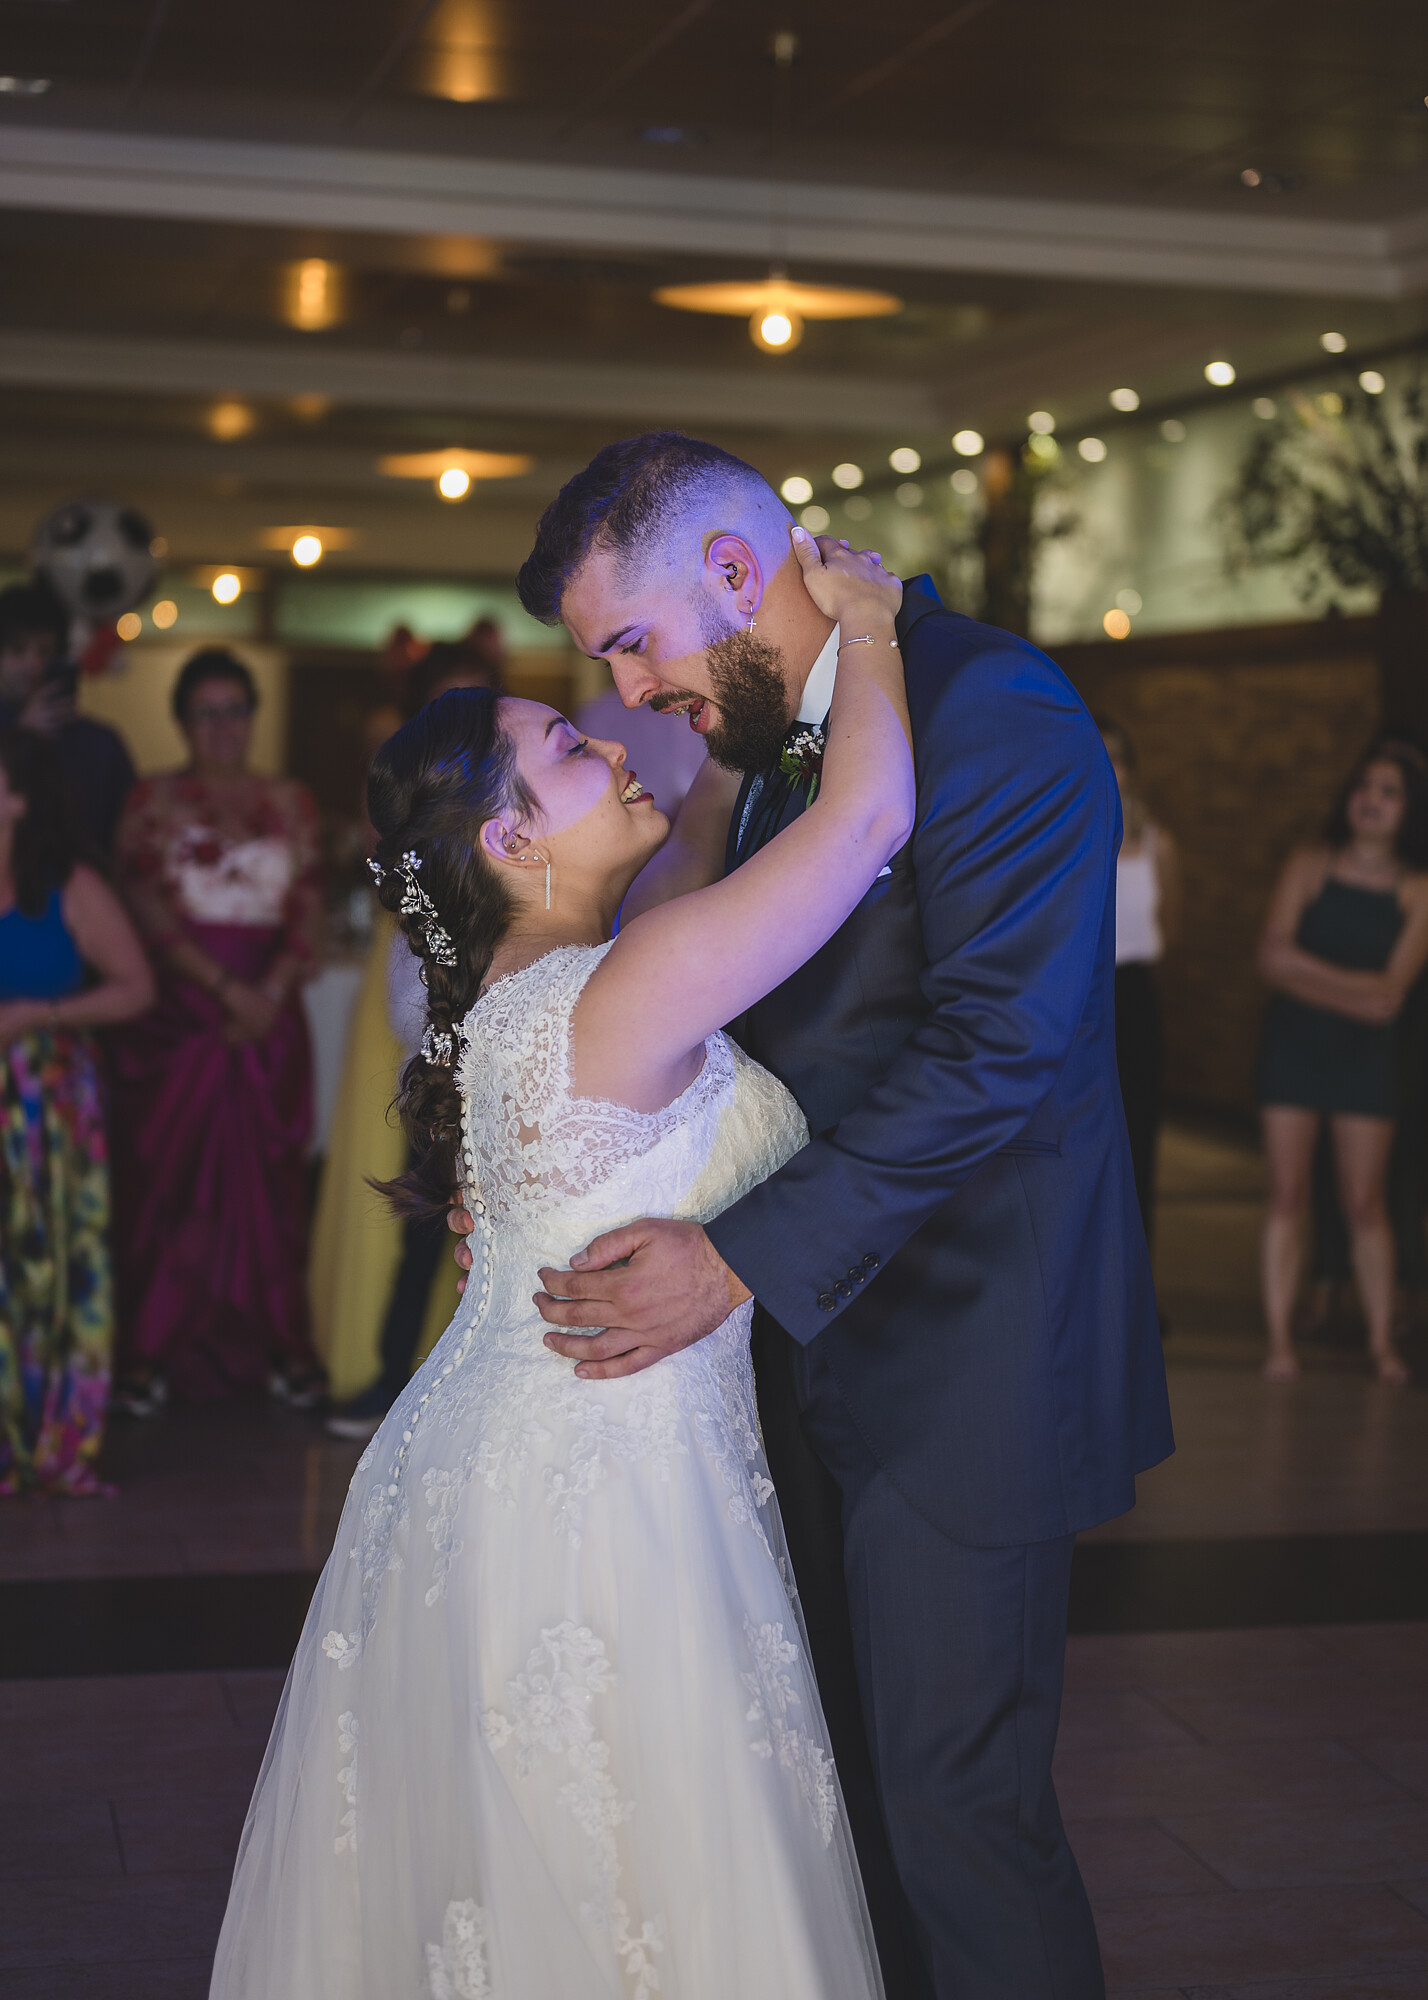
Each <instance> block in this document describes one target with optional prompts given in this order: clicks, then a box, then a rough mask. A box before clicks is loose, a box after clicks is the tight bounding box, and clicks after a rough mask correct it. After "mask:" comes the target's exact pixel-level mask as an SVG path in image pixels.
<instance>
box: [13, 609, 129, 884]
mask: <svg viewBox="0 0 1428 2000" xmlns="http://www.w3.org/2000/svg"><path fill="white" fill-rule="evenodd" d="M68 636H69V619H68V617H67V616H66V613H65V609H64V606H63V605H62V604H61V603H60V601H59V599H58V598H57V597H56V596H55V595H54V594H53V592H52V591H50V590H48V589H47V588H46V587H45V585H44V584H42V583H12V584H11V585H10V586H9V588H8V589H6V590H0V728H10V727H13V726H16V725H18V726H20V727H22V728H25V729H33V730H35V731H37V732H38V734H39V735H41V736H47V737H48V738H49V739H50V741H51V742H52V743H53V745H54V748H55V755H56V757H57V759H58V762H59V768H60V773H61V776H62V779H63V782H64V784H65V787H66V788H67V790H68V792H69V798H70V807H71V811H72V814H73V816H74V818H75V819H76V821H77V823H78V826H79V830H80V831H81V832H82V833H83V835H84V836H85V838H86V840H87V842H88V844H89V847H90V849H91V851H92V853H93V855H94V857H95V858H96V859H98V860H101V861H103V862H105V863H106V864H107V863H108V861H109V860H110V858H111V856H112V854H113V851H114V836H115V833H116V832H117V830H118V826H119V815H120V813H121V812H122V811H123V809H124V801H125V799H126V798H127V797H128V795H129V791H130V788H131V787H132V785H133V783H134V765H133V762H132V760H131V759H130V756H129V752H128V751H127V750H126V749H125V747H124V739H123V737H122V736H120V735H119V733H118V731H117V730H114V729H111V728H110V727H109V725H108V723H107V722H98V721H96V720H95V718H94V717H93V716H92V715H81V714H80V713H79V711H78V708H77V707H76V703H75V691H76V686H77V678H78V677H77V670H76V668H75V666H74V664H73V662H72V661H69V660H67V659H66V657H65V648H66V644H67V641H68Z"/></svg>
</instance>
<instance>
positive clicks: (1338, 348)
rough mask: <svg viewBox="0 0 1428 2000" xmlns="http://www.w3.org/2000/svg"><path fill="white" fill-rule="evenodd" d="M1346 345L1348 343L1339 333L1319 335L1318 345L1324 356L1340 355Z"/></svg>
mask: <svg viewBox="0 0 1428 2000" xmlns="http://www.w3.org/2000/svg"><path fill="white" fill-rule="evenodd" d="M1348 344H1349V343H1348V341H1347V340H1346V339H1345V338H1344V336H1343V334H1341V333H1321V334H1320V335H1319V345H1320V346H1321V347H1322V348H1323V350H1324V352H1325V353H1326V354H1342V353H1343V351H1344V349H1345V348H1346V347H1347V346H1348Z"/></svg>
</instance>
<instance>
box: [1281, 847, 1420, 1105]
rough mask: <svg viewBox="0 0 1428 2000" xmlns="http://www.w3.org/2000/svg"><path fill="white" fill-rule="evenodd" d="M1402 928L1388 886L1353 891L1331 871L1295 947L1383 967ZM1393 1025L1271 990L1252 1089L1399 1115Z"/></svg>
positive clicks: (1348, 964) (1358, 967) (1352, 965)
mask: <svg viewBox="0 0 1428 2000" xmlns="http://www.w3.org/2000/svg"><path fill="white" fill-rule="evenodd" d="M1402 929H1403V906H1402V905H1401V904H1400V902H1399V900H1398V897H1397V895H1396V894H1395V892H1394V891H1393V890H1392V889H1360V888H1357V887H1355V886H1354V884H1353V883H1351V882H1338V881H1335V880H1334V878H1333V877H1332V876H1330V877H1329V879H1328V881H1326V882H1325V884H1324V886H1323V888H1322V889H1321V890H1320V891H1319V893H1318V895H1317V896H1316V897H1315V898H1314V900H1313V901H1312V902H1311V903H1309V904H1308V905H1306V907H1305V910H1304V914H1303V916H1301V917H1300V919H1299V928H1298V930H1297V931H1296V932H1295V934H1294V941H1295V943H1296V944H1297V945H1298V946H1299V948H1300V950H1301V951H1307V952H1312V953H1313V955H1314V957H1315V958H1322V959H1326V960H1327V961H1328V963H1329V964H1330V965H1339V966H1343V967H1344V968H1345V969H1346V970H1347V971H1350V972H1382V970H1383V968H1384V966H1385V965H1387V963H1388V959H1389V954H1390V953H1391V952H1392V950H1393V947H1394V945H1395V944H1396V943H1397V942H1398V934H1399V932H1400V931H1401V930H1402ZM1398 1040H1399V1037H1398V1026H1397V1023H1396V1022H1391V1023H1389V1025H1388V1026H1386V1027H1373V1026H1371V1025H1370V1024H1369V1023H1368V1022H1366V1021H1351V1020H1350V1019H1349V1018H1348V1016H1347V1015H1346V1014H1335V1013H1331V1012H1330V1010H1329V1009H1328V1008H1327V1007H1311V1006H1309V1005H1308V1003H1307V1002H1305V1001H1303V1000H1295V999H1292V998H1291V997H1290V995H1289V994H1287V993H1277V994H1276V995H1275V997H1274V999H1273V1000H1272V1001H1271V1002H1270V1005H1269V1011H1268V1013H1267V1014H1266V1016H1265V1022H1264V1039H1263V1041H1262V1043H1261V1045H1260V1054H1259V1067H1258V1071H1257V1074H1256V1095H1257V1096H1258V1098H1259V1101H1260V1103H1261V1104H1293V1105H1298V1106H1301V1107H1302V1108H1303V1109H1305V1110H1308V1111H1327V1112H1340V1113H1346V1114H1349V1115H1356V1116H1358V1117H1360V1118H1396V1117H1397V1116H1398V1100H1399V1082H1398Z"/></svg>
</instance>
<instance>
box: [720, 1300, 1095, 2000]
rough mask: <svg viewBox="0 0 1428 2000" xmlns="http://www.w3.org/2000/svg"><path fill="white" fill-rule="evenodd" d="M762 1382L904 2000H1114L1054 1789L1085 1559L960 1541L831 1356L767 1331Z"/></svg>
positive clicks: (1050, 1546) (861, 1850)
mask: <svg viewBox="0 0 1428 2000" xmlns="http://www.w3.org/2000/svg"><path fill="white" fill-rule="evenodd" d="M755 1361H756V1367H757V1370H758V1375H759V1401H760V1411H761V1415H762V1421H763V1425H764V1432H765V1442H766V1445H767V1447H768V1454H769V1463H770V1470H771V1472H772V1474H773V1478H774V1482H775V1485H776V1486H777V1488H778V1494H779V1504H780V1508H781V1510H782V1511H783V1515H784V1522H785V1527H786V1530H787V1533H788V1539H789V1547H790V1553H791V1556H792V1560H793V1566H794V1571H795V1575H796V1578H797V1581H798V1586H799V1595H800V1599H801V1601H802V1605H803V1611H804V1617H805V1620H806V1622H807V1624H808V1628H809V1641H810V1644H811V1646H812V1650H813V1663H814V1668H815V1671H816V1672H817V1675H818V1682H819V1688H820V1692H821V1693H822V1695H823V1698H824V1704H825V1710H826V1712H827V1716H828V1724H829V1731H830V1735H831V1737H832V1743H833V1750H834V1755H835V1757H836V1758H837V1760H838V1764H839V1771H840V1776H841V1777H842V1780H843V1785H844V1792H845V1797H846V1800H847V1805H848V1814H849V1819H850V1822H851V1824H852V1830H853V1834H854V1839H855V1842H856V1844H857V1847H858V1854H859V1860H860V1863H861V1864H862V1868H863V1874H864V1883H865V1888H866V1890H867V1894H868V1901H869V1907H870V1910H871V1911H872V1914H873V1920H874V1927H875V1930H876V1932H877V1938H878V1949H879V1954H880V1957H881V1958H882V1961H883V1972H884V1977H885V1979H886V1981H887V1987H888V1996H889V2000H924V1996H926V1995H929V1994H935V1995H936V1996H937V2000H1102V1996H1103V1995H1104V1991H1105V1986H1104V1981H1103V1978H1102V1973H1101V1962H1100V1953H1099V1950H1098V1947H1097V1943H1096V1932H1095V1925H1094V1922H1093V1920H1092V1916H1091V1910H1090V1905H1089V1903H1088V1902H1087V1899H1086V1892H1085V1889H1084V1888H1083V1886H1082V1883H1081V1877H1080V1872H1079V1870H1078V1869H1077V1867H1076V1862H1075V1859H1074V1857H1073V1855H1072V1853H1071V1850H1070V1847H1069V1846H1068V1844H1067V1840H1066V1834H1065V1831H1064V1829H1063V1827H1062V1824H1061V1814H1060V1810H1059V1808H1058V1806H1057V1802H1056V1793H1055V1789H1054V1787H1053V1784H1052V1778H1051V1758H1052V1752H1053V1750H1054V1748H1055V1744H1056V1729H1057V1723H1058V1720H1059V1716H1060V1706H1061V1679H1062V1668H1063V1663H1064V1657H1065V1641H1066V1601H1067V1592H1068V1588H1069V1582H1070V1570H1071V1549H1072V1540H1073V1538H1072V1537H1070V1536H1065V1537H1060V1538H1058V1539H1056V1540H1053V1541H1048V1542H1036V1543H1032V1544H1030V1545H1027V1546H1021V1547H1013V1548H992V1549H987V1548H973V1547H968V1546H966V1545H965V1544H962V1543H957V1542H953V1541H951V1540H950V1539H949V1538H948V1537H947V1536H946V1535H944V1534H942V1533H941V1532H940V1530H938V1529H937V1528H935V1527H934V1526H933V1525H932V1524H931V1523H930V1522H929V1521H928V1520H926V1518H925V1517H924V1516H923V1515H921V1514H919V1513H918V1512H917V1511H916V1509H915V1508H913V1507H912V1506H910V1505H909V1503H908V1502H907V1501H906V1500H905V1499H904V1498H903V1497H902V1495H901V1494H900V1493H899V1492H898V1490H897V1488H896V1487H895V1486H894V1485H893V1484H892V1482H891V1481H890V1480H889V1478H888V1476H887V1474H886V1473H885V1472H884V1471H883V1470H882V1468H881V1466H880V1465H879V1464H878V1462H877V1460H876V1459H875V1458H874V1457H873V1455H872V1453H871V1452H870V1451H869V1450H868V1447H867V1445H866V1444H865V1443H864V1442H863V1439H862V1437H861V1435H860V1433H859V1431H858V1428H857V1426H856V1424H855V1423H854V1421H853V1418H852V1416H851V1414H850V1412H849V1410H848V1408H847V1406H846V1405H845V1403H844V1401H843V1398H842V1395H841V1393H840V1391H839V1389H838V1386H837V1383H836V1381H835V1380H834V1377H833V1375H832V1372H831V1370H830V1368H829V1367H828V1365H827V1363H826V1362H824V1361H823V1360H822V1359H821V1358H820V1356H819V1353H818V1346H817V1342H816V1341H815V1342H813V1343H812V1344H811V1345H810V1346H808V1347H806V1348H805V1347H800V1346H799V1345H798V1344H797V1343H796V1342H794V1341H792V1340H790V1339H789V1337H788V1336H787V1334H785V1333H784V1332H783V1330H782V1328H780V1327H778V1326H776V1325H775V1324H774V1323H773V1322H772V1321H770V1320H768V1319H767V1317H766V1316H765V1315H763V1314H759V1315H758V1327H757V1334H756V1341H755ZM855 1711H860V1715H861V1721H862V1725H863V1727H862V1730H859V1729H858V1716H857V1713H856V1712H855ZM857 1736H861V1737H862V1741H861V1742H857V1741H854V1738H855V1737H857ZM869 1752H871V1760H869ZM869 1774H870V1776H871V1787H869V1785H868V1783H867V1776H868V1775H869ZM870 1793H871V1795H870ZM889 1856H890V1857H891V1866H892V1870H893V1871H894V1873H895V1877H896V1881H895V1882H890V1881H889V1879H888V1865H889ZM904 1899H905V1900H904ZM909 1907H910V1920H909V1917H908V1914H907V1912H908V1910H909ZM914 1939H915V1943H914V1942H913V1940H914Z"/></svg>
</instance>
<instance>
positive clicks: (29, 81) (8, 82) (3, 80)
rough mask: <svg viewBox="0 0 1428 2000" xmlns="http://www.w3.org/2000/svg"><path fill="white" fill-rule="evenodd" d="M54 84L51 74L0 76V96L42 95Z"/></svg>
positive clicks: (51, 88) (52, 87)
mask: <svg viewBox="0 0 1428 2000" xmlns="http://www.w3.org/2000/svg"><path fill="white" fill-rule="evenodd" d="M54 85H55V80H54V78H53V77H52V76H0V97H43V96H44V95H45V93H46V92H47V91H51V90H53V89H54Z"/></svg>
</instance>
